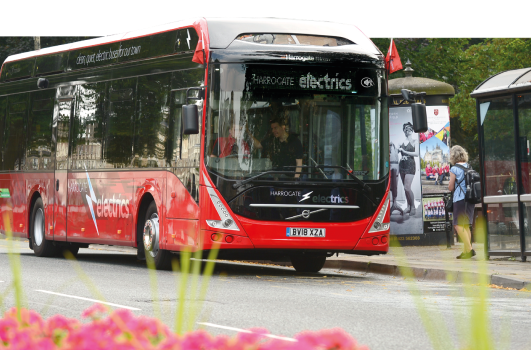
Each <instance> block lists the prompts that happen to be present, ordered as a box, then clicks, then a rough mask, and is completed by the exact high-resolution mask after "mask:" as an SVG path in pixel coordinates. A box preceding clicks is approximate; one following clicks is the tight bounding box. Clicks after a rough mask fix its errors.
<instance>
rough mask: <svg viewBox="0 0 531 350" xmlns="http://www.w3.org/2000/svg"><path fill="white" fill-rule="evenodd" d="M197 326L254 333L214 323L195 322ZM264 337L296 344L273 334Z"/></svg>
mask: <svg viewBox="0 0 531 350" xmlns="http://www.w3.org/2000/svg"><path fill="white" fill-rule="evenodd" d="M197 324H202V325H204V326H209V327H214V328H221V329H227V330H229V331H235V332H240V333H254V332H251V331H249V330H247V329H241V328H235V327H229V326H221V325H219V324H214V323H208V322H197ZM264 336H265V337H269V338H273V339H280V340H286V341H292V342H296V341H297V339H293V338H287V337H280V336H278V335H274V334H264Z"/></svg>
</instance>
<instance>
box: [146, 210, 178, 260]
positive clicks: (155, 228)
mask: <svg viewBox="0 0 531 350" xmlns="http://www.w3.org/2000/svg"><path fill="white" fill-rule="evenodd" d="M142 243H143V246H144V253H145V255H146V262H147V263H148V266H149V264H150V261H152V262H153V264H154V265H155V268H156V269H157V270H170V269H171V257H172V254H171V253H170V252H169V251H167V250H164V249H160V248H159V244H160V230H159V215H158V213H157V204H156V203H155V201H152V202H151V203H150V204H149V206H148V208H147V211H146V216H145V218H144V226H143V232H142Z"/></svg>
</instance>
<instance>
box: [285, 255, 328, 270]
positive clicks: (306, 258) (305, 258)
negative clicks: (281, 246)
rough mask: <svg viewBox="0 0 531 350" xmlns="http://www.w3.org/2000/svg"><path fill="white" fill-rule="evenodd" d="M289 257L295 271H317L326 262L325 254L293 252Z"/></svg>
mask: <svg viewBox="0 0 531 350" xmlns="http://www.w3.org/2000/svg"><path fill="white" fill-rule="evenodd" d="M290 258H291V264H292V265H293V267H294V268H295V271H297V272H313V273H315V272H319V271H321V269H322V268H323V266H324V264H325V262H326V256H325V255H311V254H293V255H291V257H290Z"/></svg>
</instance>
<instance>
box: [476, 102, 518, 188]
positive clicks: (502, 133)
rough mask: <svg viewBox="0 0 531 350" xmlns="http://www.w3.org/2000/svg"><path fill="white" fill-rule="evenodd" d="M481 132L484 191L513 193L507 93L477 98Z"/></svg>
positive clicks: (513, 164) (511, 129)
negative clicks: (488, 97) (486, 98)
mask: <svg viewBox="0 0 531 350" xmlns="http://www.w3.org/2000/svg"><path fill="white" fill-rule="evenodd" d="M480 113H481V117H482V118H481V119H482V120H483V135H484V140H485V142H484V148H483V154H484V160H485V161H484V171H485V195H486V196H500V195H510V194H516V193H517V187H516V162H515V155H516V153H515V150H514V142H515V140H514V137H515V136H514V118H513V103H512V98H511V97H503V98H495V99H489V100H482V101H480Z"/></svg>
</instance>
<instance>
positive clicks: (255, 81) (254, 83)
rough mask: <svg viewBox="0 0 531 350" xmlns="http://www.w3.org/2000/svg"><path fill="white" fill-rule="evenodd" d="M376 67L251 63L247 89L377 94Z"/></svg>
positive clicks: (247, 70) (247, 75)
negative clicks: (347, 67)
mask: <svg viewBox="0 0 531 350" xmlns="http://www.w3.org/2000/svg"><path fill="white" fill-rule="evenodd" d="M378 79H379V78H378V76H377V71H376V70H371V69H355V68H352V69H344V68H340V67H308V66H305V67H298V66H295V67H289V66H288V67H286V66H281V67H278V66H268V67H264V66H261V65H249V66H247V69H246V72H245V91H255V90H298V91H301V90H302V91H315V92H342V93H348V94H359V95H365V96H367V95H370V96H374V95H377V94H378Z"/></svg>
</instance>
